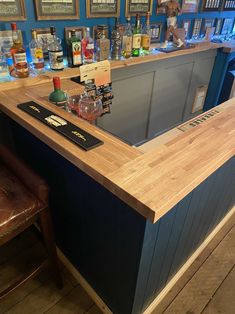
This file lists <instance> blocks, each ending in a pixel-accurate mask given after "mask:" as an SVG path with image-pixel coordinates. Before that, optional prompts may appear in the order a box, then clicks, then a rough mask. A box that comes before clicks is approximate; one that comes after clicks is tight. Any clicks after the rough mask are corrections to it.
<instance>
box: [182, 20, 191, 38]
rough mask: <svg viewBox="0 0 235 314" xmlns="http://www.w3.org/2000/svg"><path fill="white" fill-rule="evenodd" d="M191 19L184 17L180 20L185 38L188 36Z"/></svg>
mask: <svg viewBox="0 0 235 314" xmlns="http://www.w3.org/2000/svg"><path fill="white" fill-rule="evenodd" d="M191 24H192V20H190V19H185V20H183V21H182V27H183V28H184V29H185V39H189V38H190V29H191Z"/></svg>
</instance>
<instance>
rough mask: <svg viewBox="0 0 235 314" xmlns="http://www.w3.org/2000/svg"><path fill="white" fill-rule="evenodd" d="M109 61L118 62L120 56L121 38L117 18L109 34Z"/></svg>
mask: <svg viewBox="0 0 235 314" xmlns="http://www.w3.org/2000/svg"><path fill="white" fill-rule="evenodd" d="M111 40H112V44H111V59H112V60H120V59H121V56H122V36H121V32H120V30H119V21H118V18H116V19H115V26H114V27H113V31H112V34H111Z"/></svg>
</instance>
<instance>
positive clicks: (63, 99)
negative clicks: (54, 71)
mask: <svg viewBox="0 0 235 314" xmlns="http://www.w3.org/2000/svg"><path fill="white" fill-rule="evenodd" d="M53 85H54V91H53V92H52V93H50V95H49V101H50V102H52V103H53V104H55V105H56V106H58V107H62V108H64V107H65V105H66V103H67V95H66V94H65V92H63V91H62V90H61V84H60V78H59V77H57V76H55V77H53Z"/></svg>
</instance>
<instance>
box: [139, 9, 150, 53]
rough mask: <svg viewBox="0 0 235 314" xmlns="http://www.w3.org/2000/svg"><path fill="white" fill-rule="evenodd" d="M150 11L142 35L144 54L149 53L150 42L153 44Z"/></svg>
mask: <svg viewBox="0 0 235 314" xmlns="http://www.w3.org/2000/svg"><path fill="white" fill-rule="evenodd" d="M149 19H150V12H147V13H146V24H145V26H144V28H143V31H142V36H141V47H142V50H143V53H144V54H149V52H150V44H151V28H150V25H149Z"/></svg>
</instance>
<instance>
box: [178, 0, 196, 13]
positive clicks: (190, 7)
mask: <svg viewBox="0 0 235 314" xmlns="http://www.w3.org/2000/svg"><path fill="white" fill-rule="evenodd" d="M199 2H200V0H183V1H182V13H197V11H198V6H199Z"/></svg>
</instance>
